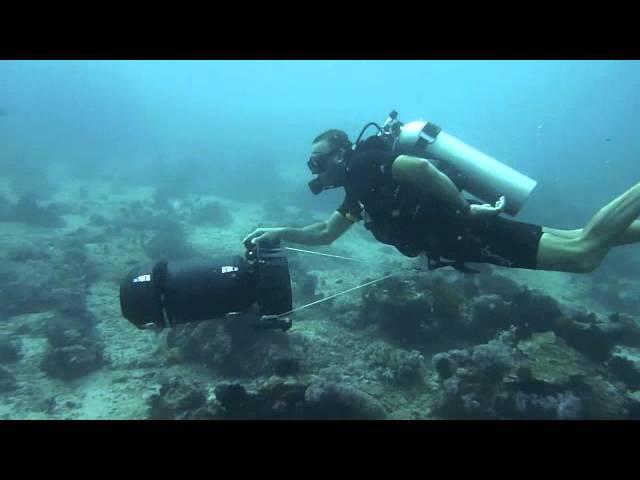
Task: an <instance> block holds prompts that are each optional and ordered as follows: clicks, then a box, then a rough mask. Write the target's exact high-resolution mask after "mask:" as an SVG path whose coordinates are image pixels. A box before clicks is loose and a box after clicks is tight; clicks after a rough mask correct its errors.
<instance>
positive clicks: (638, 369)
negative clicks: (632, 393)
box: [608, 345, 640, 390]
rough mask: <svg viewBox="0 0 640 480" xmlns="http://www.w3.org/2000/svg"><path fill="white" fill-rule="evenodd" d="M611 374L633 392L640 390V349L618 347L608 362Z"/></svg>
mask: <svg viewBox="0 0 640 480" xmlns="http://www.w3.org/2000/svg"><path fill="white" fill-rule="evenodd" d="M608 366H609V369H610V370H611V372H612V373H613V374H614V375H616V376H617V377H618V378H619V379H620V380H621V381H622V382H624V384H625V385H626V386H627V387H629V388H630V389H631V390H640V349H638V348H631V347H624V346H621V345H619V346H617V347H616V348H615V349H614V350H613V352H612V354H611V359H610V360H609V361H608Z"/></svg>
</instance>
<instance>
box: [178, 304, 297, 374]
mask: <svg viewBox="0 0 640 480" xmlns="http://www.w3.org/2000/svg"><path fill="white" fill-rule="evenodd" d="M167 346H168V347H169V348H170V351H172V352H173V359H174V360H177V361H181V360H184V361H189V362H198V363H202V364H204V365H207V366H209V367H211V368H214V369H217V370H218V371H219V372H220V373H222V374H224V375H229V376H240V377H245V376H246V377H257V376H260V375H272V374H278V375H283V376H286V375H292V374H294V373H295V372H299V371H300V370H301V362H300V357H301V355H300V354H299V353H298V352H296V351H294V350H293V349H292V348H291V347H290V346H289V341H288V336H287V335H286V334H283V333H281V332H270V331H262V330H256V329H254V328H253V327H252V325H251V324H250V323H248V322H245V321H243V319H240V318H238V317H234V318H232V319H228V320H226V321H224V322H221V321H219V320H207V321H203V322H198V323H193V324H187V325H183V326H179V327H176V328H174V329H172V331H171V332H169V335H168V336H167ZM276 370H277V372H276Z"/></svg>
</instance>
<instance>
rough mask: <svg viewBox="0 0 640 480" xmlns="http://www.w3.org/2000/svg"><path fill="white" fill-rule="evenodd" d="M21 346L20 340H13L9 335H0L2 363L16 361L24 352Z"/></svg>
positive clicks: (0, 357) (0, 361)
mask: <svg viewBox="0 0 640 480" xmlns="http://www.w3.org/2000/svg"><path fill="white" fill-rule="evenodd" d="M20 350H21V347H20V343H19V341H18V340H11V339H9V337H6V336H2V337H0V363H15V362H17V361H18V360H20V358H22V354H21V352H20Z"/></svg>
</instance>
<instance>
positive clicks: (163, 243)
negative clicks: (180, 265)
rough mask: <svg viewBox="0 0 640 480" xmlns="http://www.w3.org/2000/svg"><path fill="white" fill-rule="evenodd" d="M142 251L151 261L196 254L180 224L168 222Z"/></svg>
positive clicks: (180, 258) (176, 258) (175, 258)
mask: <svg viewBox="0 0 640 480" xmlns="http://www.w3.org/2000/svg"><path fill="white" fill-rule="evenodd" d="M144 251H145V253H146V254H147V255H148V256H149V258H150V259H151V260H152V261H157V260H167V261H169V260H182V259H186V258H190V257H193V256H195V255H197V252H196V251H195V250H194V249H193V247H191V245H190V244H189V243H188V241H187V234H186V232H185V230H184V228H183V227H182V225H181V224H179V223H177V222H168V223H167V224H165V228H164V229H163V230H160V231H159V232H158V233H156V234H155V235H154V236H153V238H152V239H151V240H150V241H148V242H147V243H146V244H145V245H144Z"/></svg>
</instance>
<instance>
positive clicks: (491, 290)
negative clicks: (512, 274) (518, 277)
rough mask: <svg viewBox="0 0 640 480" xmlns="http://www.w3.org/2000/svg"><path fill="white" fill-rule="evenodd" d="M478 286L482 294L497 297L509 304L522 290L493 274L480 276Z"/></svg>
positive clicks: (500, 276) (506, 278)
mask: <svg viewBox="0 0 640 480" xmlns="http://www.w3.org/2000/svg"><path fill="white" fill-rule="evenodd" d="M479 284H480V290H481V291H482V292H484V293H486V294H489V295H498V296H500V297H502V298H503V299H504V300H506V301H509V302H510V301H512V300H514V299H515V298H516V297H517V296H518V295H519V294H520V293H522V291H523V288H522V287H521V286H520V285H518V284H517V283H516V282H514V281H513V280H511V279H510V278H508V277H505V276H504V275H500V274H496V273H493V272H490V273H488V274H484V273H482V274H480V281H479Z"/></svg>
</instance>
